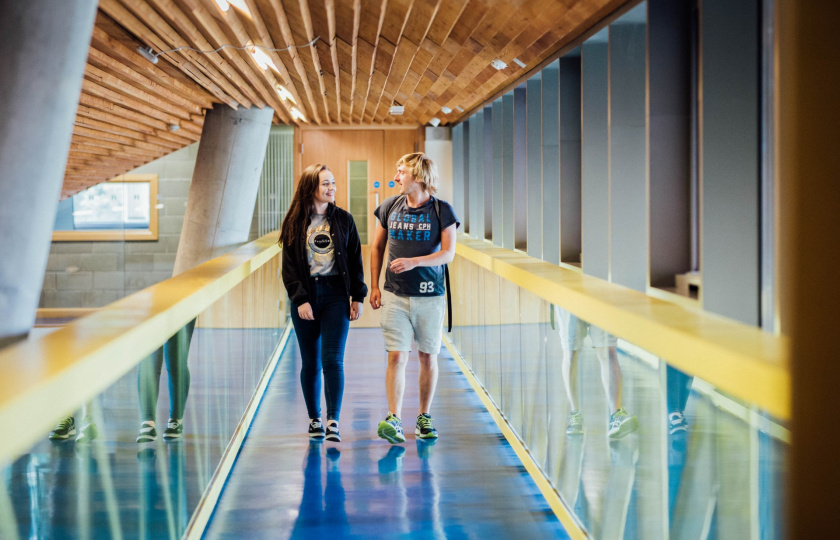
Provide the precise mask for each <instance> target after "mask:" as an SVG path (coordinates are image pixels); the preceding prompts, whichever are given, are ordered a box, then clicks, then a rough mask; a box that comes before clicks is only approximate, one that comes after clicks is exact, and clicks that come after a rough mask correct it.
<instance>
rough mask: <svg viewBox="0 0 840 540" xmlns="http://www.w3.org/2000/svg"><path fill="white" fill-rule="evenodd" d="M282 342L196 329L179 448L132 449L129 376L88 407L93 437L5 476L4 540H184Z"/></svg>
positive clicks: (133, 377)
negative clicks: (257, 365) (263, 370)
mask: <svg viewBox="0 0 840 540" xmlns="http://www.w3.org/2000/svg"><path fill="white" fill-rule="evenodd" d="M278 338H279V332H278V331H277V330H276V329H269V330H222V331H219V330H208V329H197V330H196V333H195V337H194V339H193V347H192V348H191V349H190V357H189V363H190V369H191V370H192V371H193V381H192V391H191V392H190V396H189V400H188V402H187V410H186V418H185V435H184V437H183V438H181V439H176V440H172V441H164V440H163V438H162V437H161V436H160V435H158V437H157V439H156V440H155V441H154V442H151V443H145V444H137V443H136V442H135V437H136V435H137V431H136V430H137V426H138V424H139V412H138V396H137V372H136V369H135V370H132V371H131V372H129V373H127V374H126V375H125V376H124V377H123V378H122V379H120V380H119V381H117V382H116V383H115V384H114V385H112V386H111V387H110V388H109V389H107V390H106V391H105V392H104V393H103V394H101V395H100V396H98V397H97V398H95V399H93V400H92V401H91V402H90V404H89V405H88V407H87V412H89V413H90V415H91V416H92V419H93V421H94V423H93V425H95V426H96V431H97V436H96V437H93V438H92V437H86V438H84V439H83V440H77V438H76V437H73V436H68V437H67V438H65V439H53V440H49V439H48V437H47V434H46V433H45V434H44V438H43V440H42V441H40V442H39V443H38V444H36V445H35V446H34V447H33V448H32V449H31V450H30V451H29V452H28V453H26V454H24V455H22V456H20V457H19V458H18V459H16V460H15V461H14V462H13V463H11V464H10V465H9V466H7V467H5V468H3V469H2V470H0V538H2V539H4V540H5V539H6V538H10V539H11V538H38V539H51V538H92V539H96V538H126V539H131V538H148V539H157V538H179V537H181V536H182V534H183V533H184V531H185V530H186V527H187V524H188V523H189V520H190V517H191V515H192V512H193V510H194V509H195V507H196V505H197V503H198V501H199V499H200V497H201V495H202V493H203V491H204V488H205V486H206V485H207V482H208V480H209V478H210V477H211V476H212V475H213V472H214V471H215V468H216V465H217V464H218V462H219V458H220V456H221V454H222V452H224V450H225V447H226V446H227V443H228V441H229V440H230V437H231V434H232V433H233V430H234V428H235V427H236V425H237V423H238V422H239V419H240V418H241V416H242V412H243V410H244V405H245V404H246V403H247V402H248V400H250V398H251V394H252V392H253V388H254V387H255V386H256V384H257V381H258V379H259V375H260V373H261V369H257V368H255V367H254V364H255V363H256V362H258V361H259V360H258V359H260V358H262V362H263V366H264V364H265V362H267V359H268V358H269V356H270V354H271V352H272V350H273V349H274V346H275V344H276V343H277V340H278ZM166 391H167V390H166V388H165V387H164V388H162V392H163V393H164V394H165V395H164V399H161V400H160V401H161V403H159V408H158V411H157V414H158V417H162V418H166V417H167V416H166V415H167V413H168V410H167V403H168V399H167V398H168V396H167V395H166ZM87 412H83V413H82V414H81V415H78V416H77V418H80V419H81V418H83V417H87ZM84 424H85V422H82V423H81V424H80V425H84Z"/></svg>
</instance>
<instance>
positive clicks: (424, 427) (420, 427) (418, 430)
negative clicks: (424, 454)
mask: <svg viewBox="0 0 840 540" xmlns="http://www.w3.org/2000/svg"><path fill="white" fill-rule="evenodd" d="M414 434H415V435H417V436H418V437H420V438H421V439H437V437H438V432H437V430H436V429H435V426H434V424H433V423H432V417H431V416H429V415H428V414H427V413H420V416H418V417H417V427H415V428H414Z"/></svg>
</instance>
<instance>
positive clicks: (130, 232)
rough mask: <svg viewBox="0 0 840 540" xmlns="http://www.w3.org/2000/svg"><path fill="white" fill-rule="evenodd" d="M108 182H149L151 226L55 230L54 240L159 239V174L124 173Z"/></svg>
mask: <svg viewBox="0 0 840 540" xmlns="http://www.w3.org/2000/svg"><path fill="white" fill-rule="evenodd" d="M108 182H115V183H135V182H136V183H148V184H149V206H150V208H149V227H148V228H145V229H96V230H79V231H53V234H52V241H53V242H114V241H124V242H143V241H157V240H158V212H157V203H158V201H157V194H158V175H157V174H123V175H120V176H115V177H114V178H111V179H110V180H108ZM91 187H92V186H91Z"/></svg>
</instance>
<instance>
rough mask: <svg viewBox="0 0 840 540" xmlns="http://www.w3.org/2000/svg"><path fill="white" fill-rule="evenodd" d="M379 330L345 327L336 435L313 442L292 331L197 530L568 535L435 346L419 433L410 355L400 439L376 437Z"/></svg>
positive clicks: (221, 533) (380, 390)
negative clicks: (430, 398) (423, 436)
mask: <svg viewBox="0 0 840 540" xmlns="http://www.w3.org/2000/svg"><path fill="white" fill-rule="evenodd" d="M385 359H386V356H385V350H384V345H383V341H382V336H381V332H380V330H379V329H353V330H352V331H351V332H350V337H349V339H348V343H347V355H346V359H345V373H346V385H345V394H344V405H343V409H342V417H341V434H342V442H341V443H332V442H310V441H309V438H308V437H307V434H306V427H307V422H308V419H307V418H306V411H305V408H304V405H303V399H302V397H301V395H300V386H299V382H298V371H299V367H300V360H299V355H298V349H297V343H296V341H295V339H294V337H292V338H291V339H290V341H289V344H288V345H287V347H286V350H285V351H284V353H283V355H282V356H281V358H280V362H279V363H278V365H277V368H276V371H275V373H274V376H273V378H272V380H271V382H270V384H269V386H268V389H267V391H266V394H265V396H264V398H263V401H262V404H261V406H260V409H259V410H258V412H257V415H256V417H255V419H254V423H253V425H252V427H251V430H250V432H249V434H248V437H247V439H246V440H245V444H244V446H243V448H242V450H241V452H240V455H239V458H238V460H237V462H236V464H235V465H234V468H233V471H232V472H231V475H230V477H229V479H228V482H227V485H226V486H225V489H224V491H223V492H222V495H221V498H220V501H219V504H218V506H217V508H216V511H215V513H214V515H213V517H212V520H211V522H210V524H209V527H208V529H207V532H206V534H205V537H206V538H210V539H219V538H365V537H377V538H483V539H488V538H567V535H566V533H565V531H564V530H563V527H562V526H561V524H560V523H559V521H558V520H557V518H556V517H555V516H554V514H553V513H552V512H551V510H550V508H549V506H548V504H547V503H546V501H545V499H544V498H543V497H542V495H541V494H540V492H539V490H538V489H537V486H536V485H535V483H534V482H533V481H532V479H531V477H530V476H529V475H528V474H527V472H525V469H524V468H523V467H522V466H521V464H520V462H519V460H518V458H517V457H516V455H515V453H514V452H513V450H512V449H511V447H510V446H509V445H508V443H507V442H506V441H505V439H504V437H503V436H502V435H501V433H500V432H499V430H498V428H497V426H496V424H495V423H494V422H493V420H492V418H491V416H490V414H489V413H488V412H487V411H486V409H485V408H484V406H483V405H482V403H481V401H480V400H479V398H478V396H477V395H476V394H475V392H474V391H473V390H472V388H471V387H470V386H469V384H468V382H467V380H466V379H465V377H464V376H463V375H462V374H461V372H460V370H459V369H458V367H457V365H456V363H455V362H454V360H452V358H451V357H450V356H449V353H448V351H447V350H446V349H445V348H444V349H442V351H441V358H440V360H439V365H440V380H439V384H438V390H437V396H436V399H435V403H434V407H433V410H432V414H433V416H434V417H435V420H436V427H437V428H438V431H439V432H440V434H441V437H440V439H439V440H438V441H437V442H436V443H428V442H426V441H421V440H416V439H415V437H414V434H413V432H414V429H413V418H414V417H415V416H416V408H417V384H416V382H417V358H416V353H413V354H412V360H411V361H410V363H409V367H408V369H407V375H406V396H405V402H404V412H403V416H404V421H405V424H406V426H405V427H406V438H407V441H406V443H405V444H403V445H397V446H391V445H390V444H388V443H387V442H386V441H384V440H382V439H379V438H378V437H377V436H376V425H377V423H378V422H379V420H380V419H381V418H383V417H384V415H385V414H386V412H387V406H386V403H385V390H384V371H385V361H386V360H385Z"/></svg>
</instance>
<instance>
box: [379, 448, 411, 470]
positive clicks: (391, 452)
mask: <svg viewBox="0 0 840 540" xmlns="http://www.w3.org/2000/svg"><path fill="white" fill-rule="evenodd" d="M403 454H405V447H403V446H392V447H391V448H389V449H388V453H387V454H385V457H384V458H382V459H380V460H379V463H378V465H379V474H388V473H392V472H396V471H399V470H402V458H403Z"/></svg>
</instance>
